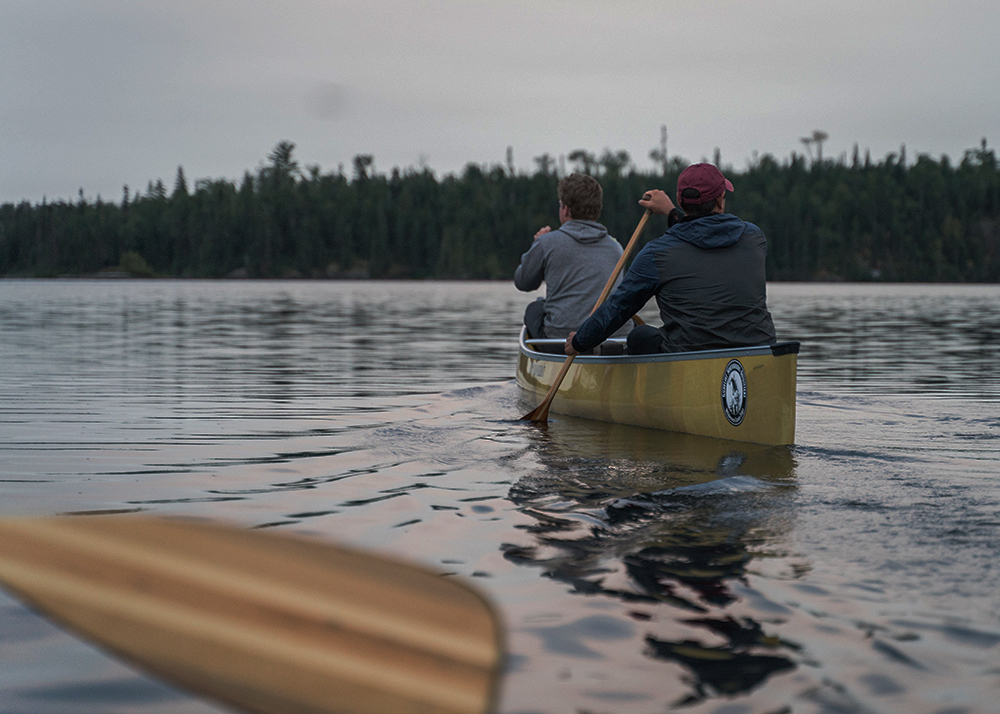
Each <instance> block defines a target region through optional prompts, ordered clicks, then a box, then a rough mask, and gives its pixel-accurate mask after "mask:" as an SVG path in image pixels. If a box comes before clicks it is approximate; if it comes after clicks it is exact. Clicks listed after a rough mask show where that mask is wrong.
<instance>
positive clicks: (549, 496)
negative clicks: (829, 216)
mask: <svg viewBox="0 0 1000 714" xmlns="http://www.w3.org/2000/svg"><path fill="white" fill-rule="evenodd" d="M532 297H534V296H528V295H524V294H519V293H517V292H516V291H515V290H514V289H513V287H512V286H510V285H508V284H506V283H463V282H455V283H396V282H389V283H380V282H245V281H239V282H237V281H234V282H193V281H192V282H188V281H82V280H81V281H69V280H67V281H59V280H56V281H0V496H2V498H0V514H3V515H15V514H50V513H61V512H70V511H93V510H113V509H123V508H124V509H137V510H143V511H149V512H153V513H161V514H191V515H197V516H209V517H213V518H220V519H227V520H230V521H235V522H238V523H242V524H246V525H249V526H258V527H265V526H266V527H272V528H278V529H282V530H287V531H301V532H305V533H311V534H316V535H319V536H322V537H325V538H329V539H335V540H337V541H341V542H344V543H348V544H353V545H357V546H363V547H368V548H374V549H378V550H380V551H383V552H386V553H391V554H395V555H399V556H403V557H406V558H409V559H412V560H416V561H420V562H424V563H426V564H429V565H432V566H435V567H438V568H440V569H442V570H444V571H446V572H450V573H455V574H457V575H460V576H464V577H467V578H469V579H471V580H472V581H474V582H476V583H477V584H478V585H480V586H481V587H482V588H483V589H484V590H485V591H486V592H487V593H488V594H489V595H490V596H491V597H492V598H493V599H494V600H495V601H496V602H497V604H498V605H499V607H500V609H501V610H502V612H503V615H504V618H505V621H506V626H507V629H508V632H509V640H508V645H509V653H510V660H509V671H508V673H507V675H506V677H505V680H504V685H503V689H502V694H501V702H500V708H501V711H502V712H504V713H505V714H536V713H537V714H557V713H567V714H583V713H586V714H607V713H615V714H619V713H620V714H633V713H634V714H654V713H659V712H665V711H668V710H671V709H674V708H678V709H681V710H683V711H684V712H690V713H691V714H702V713H707V712H714V713H715V714H752V713H759V714H777V713H778V712H906V713H908V714H909V713H913V712H917V713H919V712H928V713H932V712H933V713H936V714H960V713H973V712H977V713H978V712H998V711H1000V565H998V558H1000V414H998V412H1000V379H998V368H1000V351H998V345H1000V287H997V286H953V285H934V286H926V285H919V286H892V285H889V286H886V285H812V284H810V285H801V284H772V285H770V286H769V304H770V307H771V310H772V313H773V315H774V321H775V324H776V326H777V329H778V333H779V335H778V336H779V339H794V340H800V341H801V342H802V350H801V353H800V355H799V391H798V423H797V437H796V445H795V446H794V447H792V448H784V447H780V448H769V447H757V446H752V445H739V444H733V443H728V442H721V441H715V440H711V439H698V438H693V437H684V436H681V435H676V434H669V433H666V432H657V431H652V430H643V429H637V428H631V427H622V426H615V425H610V424H603V423H599V422H590V421H586V420H575V419H569V418H565V417H560V416H559V415H552V416H553V420H552V421H551V422H550V424H549V427H548V428H547V429H539V428H537V427H534V426H531V425H528V424H526V423H523V422H518V421H517V420H516V418H517V417H518V416H520V415H521V414H523V413H524V412H525V411H527V410H528V409H529V408H531V407H532V406H535V405H533V404H531V405H526V404H523V403H520V402H519V401H518V394H517V389H516V387H515V385H514V383H513V380H512V377H513V371H514V365H515V359H516V347H515V343H514V341H515V337H516V333H517V330H518V327H519V320H520V315H521V311H522V310H523V307H524V305H525V304H526V303H527V301H529V300H530V299H532ZM643 314H644V316H646V317H652V315H650V314H649V312H648V309H647V311H646V312H644V313H643ZM214 711H220V710H218V709H216V708H215V707H214V706H213V705H211V704H207V703H204V702H202V701H200V700H198V699H196V698H193V697H190V696H188V695H186V694H184V693H182V692H179V691H176V690H174V689H172V688H169V687H167V686H164V685H162V684H159V683H157V682H155V681H153V680H150V679H147V678H146V677H144V676H142V675H139V674H136V673H135V672H134V671H132V670H131V669H129V668H127V667H125V666H123V665H121V664H119V663H117V662H116V661H114V660H112V659H110V658H108V657H106V656H105V655H103V654H101V653H100V652H98V651H97V650H95V649H93V648H91V647H90V646H89V645H86V644H83V643H81V642H79V641H78V640H76V639H74V638H73V637H71V636H69V635H66V634H64V633H62V632H61V631H59V630H58V629H56V628H55V627H54V626H52V625H50V624H49V623H48V622H47V621H46V620H44V619H42V618H40V617H38V616H36V615H34V614H32V613H31V612H30V611H28V610H27V609H25V608H23V607H22V606H21V605H20V604H18V603H17V602H16V601H15V600H13V599H10V598H7V597H6V596H3V595H0V712H2V714H70V713H72V714H98V713H105V712H110V713H118V712H121V713H124V712H129V713H133V712H134V713H143V714H146V713H148V714H168V713H169V714H182V713H183V714H207V713H209V712H214Z"/></svg>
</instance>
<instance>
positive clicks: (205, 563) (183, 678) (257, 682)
mask: <svg viewBox="0 0 1000 714" xmlns="http://www.w3.org/2000/svg"><path fill="white" fill-rule="evenodd" d="M0 583H2V585H3V587H4V588H6V589H8V590H9V591H11V592H12V593H14V594H16V595H18V596H19V597H21V598H22V599H23V600H25V601H26V602H27V603H29V604H30V605H32V606H33V607H35V608H37V609H38V610H40V611H42V612H44V613H46V614H48V615H50V616H51V617H52V618H54V619H55V620H57V621H59V622H60V623H62V624H63V625H65V626H66V627H67V628H69V629H71V630H73V631H75V632H77V633H79V634H81V635H83V636H84V637H86V638H87V639H89V640H92V641H94V642H96V643H98V644H99V645H101V646H102V647H103V648H105V649H107V650H109V651H111V652H113V653H115V654H117V655H120V656H121V657H123V658H124V659H126V660H128V661H130V662H133V663H135V664H138V665H140V666H141V667H143V668H144V669H147V670H149V671H150V672H152V673H154V674H156V675H159V676H160V677H162V678H163V679H165V680H168V681H170V682H172V683H174V684H177V685H180V686H181V687H184V688H185V689H188V690H190V691H192V692H195V693H198V694H201V695H204V696H206V697H209V698H212V699H215V700H218V701H220V702H223V703H226V704H229V705H232V706H235V707H237V708H239V709H241V710H243V711H245V712H253V713H259V714H300V713H301V714H307V713H308V714H334V713H336V714H369V713H371V714H375V713H376V712H378V713H379V714H383V713H388V712H392V713H399V714H410V713H412V714H415V713H417V712H421V713H423V714H427V713H428V712H435V713H437V712H441V713H446V714H472V713H479V712H488V711H491V710H492V708H493V706H494V704H495V698H496V687H497V680H498V673H499V671H500V668H501V666H502V663H503V654H502V651H503V650H502V641H501V640H502V632H501V626H500V624H499V620H498V618H497V614H496V612H495V611H494V609H493V607H492V606H491V605H490V604H489V603H488V602H487V601H486V600H485V599H484V598H483V597H482V596H481V595H480V594H479V593H478V592H476V591H475V590H473V589H472V588H471V587H469V586H468V585H465V584H463V583H461V582H458V581H456V580H454V579H450V578H446V577H444V576H442V575H439V574H437V573H434V572H433V571H430V570H427V569H424V568H421V567H417V566H413V565H409V564H405V563H401V562H398V561H395V560H391V559H388V558H385V557H381V556H377V555H372V554H370V553H363V552H359V551H355V550H349V549H346V548H342V547H338V546H334V545H329V544H326V543H323V542H319V541H316V540H310V539H306V538H301V537H295V536H291V535H285V534H278V533H275V532H273V531H261V530H248V529H243V528H235V527H232V526H224V525H219V524H213V523H209V522H205V521H196V520H185V519H177V518H169V519H168V518H156V517H151V516H136V515H98V516H59V517H48V518H13V519H0Z"/></svg>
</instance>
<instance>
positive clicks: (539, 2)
mask: <svg viewBox="0 0 1000 714" xmlns="http://www.w3.org/2000/svg"><path fill="white" fill-rule="evenodd" d="M998 27H1000V3H998V2H997V1H996V0H952V1H951V2H931V1H929V0H906V1H905V2H904V1H903V0H881V1H876V2H873V1H872V0H837V2H810V1H809V0H769V1H767V2H760V1H757V0H716V1H713V0H658V1H657V2H646V1H645V0H568V1H562V0H495V1H493V2H471V1H467V0H425V1H420V0H412V1H404V0H362V1H359V2H340V1H337V0H282V1H280V2H278V1H264V0H193V1H190V2H189V1H187V0H156V2H147V1H146V0H0V127H2V130H0V161H2V171H0V202H9V201H19V200H21V199H27V200H30V201H32V202H35V201H40V200H41V199H42V197H43V196H47V197H48V198H49V199H50V200H53V199H59V198H71V197H75V196H76V194H77V191H78V189H80V188H82V189H83V190H84V192H85V195H86V196H87V197H88V198H93V197H94V196H95V195H96V194H98V193H100V194H101V196H102V197H103V198H106V199H111V200H118V199H119V198H120V196H121V191H122V186H123V184H128V185H129V186H130V187H131V188H132V189H133V190H135V189H139V190H144V189H145V187H146V184H147V182H148V181H150V180H155V179H158V178H162V179H163V180H164V182H166V183H167V184H168V186H170V185H172V183H173V179H174V175H175V173H176V170H177V166H178V165H182V166H183V167H184V171H185V173H186V174H187V176H188V178H189V180H193V179H197V178H221V177H225V178H230V179H238V178H239V177H241V176H242V174H243V172H244V171H245V170H247V169H251V170H253V169H255V168H256V167H257V166H259V165H260V163H261V162H262V161H263V160H264V159H265V157H266V156H267V154H268V153H269V152H270V151H271V149H272V148H273V147H274V145H275V144H276V143H277V142H278V141H281V140H283V139H287V140H289V141H292V142H294V143H295V144H296V157H297V158H298V160H299V161H300V163H301V164H303V165H310V164H318V165H319V166H320V167H321V168H322V169H323V170H324V171H333V170H336V169H337V166H338V165H339V164H343V166H344V169H345V171H350V167H351V159H352V158H353V157H354V156H355V155H357V154H362V153H364V154H373V155H374V157H375V166H376V169H377V170H379V171H388V170H390V169H391V168H392V167H393V166H399V167H409V166H416V165H418V164H420V163H421V162H423V163H425V164H426V165H428V166H429V167H430V168H431V169H433V170H434V171H435V172H436V173H437V174H438V175H441V174H444V173H447V172H453V171H460V170H461V168H462V167H463V166H464V165H465V164H467V163H469V162H475V163H479V164H492V163H503V162H504V161H505V157H506V150H507V147H508V146H512V147H513V152H514V161H515V163H516V164H517V166H518V167H520V168H521V169H523V170H525V171H528V170H531V169H533V167H534V162H533V161H532V159H533V157H535V156H538V155H540V154H542V153H546V152H547V153H549V154H551V155H553V156H554V157H558V156H560V155H565V154H568V153H570V152H571V151H573V150H574V149H579V148H583V149H586V150H588V151H592V152H595V153H600V152H602V151H603V150H604V149H605V148H610V149H612V150H616V151H617V150H620V149H624V150H626V151H628V152H629V153H630V154H631V155H632V159H633V161H634V162H635V164H636V165H637V166H638V167H640V168H643V169H648V168H651V166H652V164H651V162H650V159H649V151H650V149H652V148H655V147H656V146H657V145H658V144H659V140H660V126H661V125H664V124H665V125H666V126H667V128H668V132H669V140H668V150H669V153H670V154H671V155H680V156H683V157H685V158H687V159H689V160H698V159H701V158H703V157H711V156H712V154H713V152H714V150H715V148H716V147H718V148H719V150H720V152H721V156H722V161H723V163H724V164H732V165H734V166H735V167H737V168H743V167H745V166H746V163H747V161H748V160H749V159H750V157H751V156H752V154H753V152H754V151H757V152H760V153H761V154H763V153H772V154H774V155H776V156H778V157H780V158H785V157H787V156H788V155H789V153H790V152H791V151H799V152H801V151H803V150H804V147H803V145H802V144H801V143H800V141H799V139H800V137H802V136H805V135H808V134H809V133H811V132H812V130H814V129H821V130H824V131H826V132H827V133H828V134H829V139H828V141H827V142H826V145H825V147H824V154H825V155H826V156H837V155H839V154H841V153H844V152H850V151H851V150H852V147H853V145H854V144H855V143H857V144H859V146H860V148H861V150H862V151H864V150H865V149H870V150H871V153H872V156H873V157H876V158H880V157H882V156H884V155H885V154H886V153H887V152H889V151H897V150H898V149H899V146H900V145H901V144H904V143H905V144H906V147H907V153H908V156H909V157H910V158H911V159H912V158H913V157H915V156H916V154H918V153H928V154H931V155H933V156H935V157H937V156H940V155H941V154H949V155H950V156H952V157H953V158H961V156H962V153H963V151H964V150H965V149H968V148H972V147H975V146H978V145H979V142H980V140H981V139H982V138H983V137H986V138H987V140H988V141H989V143H990V145H991V146H992V145H993V144H994V142H995V141H997V140H998V134H1000V132H998V127H1000V86H998V85H1000V81H998V77H1000V41H998V34H997V28H998Z"/></svg>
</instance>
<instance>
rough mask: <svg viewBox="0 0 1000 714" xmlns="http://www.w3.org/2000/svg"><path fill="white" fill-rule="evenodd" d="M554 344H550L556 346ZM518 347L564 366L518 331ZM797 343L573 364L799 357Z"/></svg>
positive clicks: (592, 358)
mask: <svg viewBox="0 0 1000 714" xmlns="http://www.w3.org/2000/svg"><path fill="white" fill-rule="evenodd" d="M557 342H558V341H557V340H553V341H552V343H553V344H555V343H557ZM518 347H519V348H520V350H521V353H522V354H523V355H525V356H526V357H529V358H531V359H535V360H541V361H543V362H565V361H566V355H559V354H552V353H550V352H537V351H535V350H533V349H531V348H530V347H528V345H527V343H526V333H525V330H524V328H522V329H521V336H520V339H519V340H518ZM798 352H799V343H798V342H778V343H776V344H773V345H758V346H756V347H732V348H727V349H721V350H699V351H696V352H665V353H661V354H652V355H577V357H576V360H575V361H576V362H580V363H583V364H650V363H656V362H682V361H686V360H700V359H721V358H726V357H729V358H734V357H750V356H753V355H774V356H775V357H778V356H780V355H785V354H798Z"/></svg>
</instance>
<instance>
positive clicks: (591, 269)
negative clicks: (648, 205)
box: [514, 220, 631, 338]
mask: <svg viewBox="0 0 1000 714" xmlns="http://www.w3.org/2000/svg"><path fill="white" fill-rule="evenodd" d="M621 254H622V247H621V244H619V243H618V241H616V240H615V239H614V238H612V237H611V236H609V235H608V229H607V228H605V227H604V226H602V225H601V224H600V223H598V222H596V221H577V220H571V221H567V222H566V223H564V224H563V225H562V226H561V227H560V228H559V229H557V230H554V231H551V232H549V233H546V234H545V235H543V236H541V237H540V238H538V239H537V240H535V242H534V243H533V244H532V246H531V248H530V249H529V250H528V252H527V253H525V254H524V255H522V256H521V264H520V265H519V266H518V267H517V270H515V271H514V286H515V287H517V289H518V290H523V291H525V292H530V291H532V290H537V289H538V287H539V286H540V285H541V284H542V281H544V282H545V293H546V294H545V336H546V337H550V338H562V337H566V336H568V335H569V333H570V332H573V331H574V330H576V329H577V328H578V327H580V325H582V324H583V321H584V320H586V319H587V316H588V315H589V314H590V312H591V310H593V309H594V304H595V303H596V302H597V298H599V297H600V296H601V290H603V289H604V286H605V284H606V283H607V282H608V278H610V277H611V273H612V272H613V271H614V269H615V265H616V264H617V263H618V258H620V257H621ZM620 281H621V276H619V279H618V282H620ZM616 284H617V283H616ZM630 327H631V323H626V325H625V326H623V327H622V328H621V329H619V330H618V331H617V332H615V333H614V334H615V335H616V336H617V335H625V334H628V331H629V329H630Z"/></svg>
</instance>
